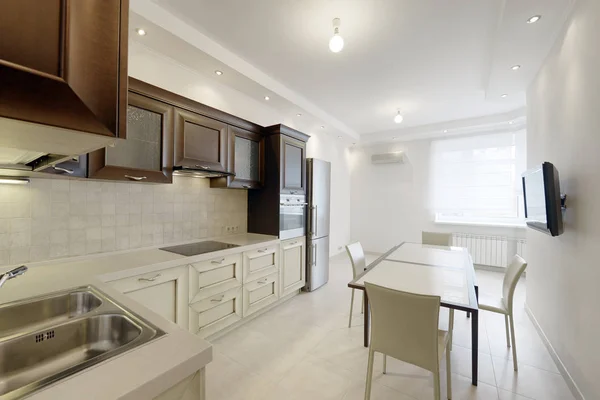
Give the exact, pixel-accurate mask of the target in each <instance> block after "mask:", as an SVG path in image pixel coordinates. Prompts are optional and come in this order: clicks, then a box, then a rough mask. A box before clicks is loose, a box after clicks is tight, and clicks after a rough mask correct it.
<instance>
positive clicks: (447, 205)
mask: <svg viewBox="0 0 600 400" xmlns="http://www.w3.org/2000/svg"><path fill="white" fill-rule="evenodd" d="M431 150H432V154H431V156H432V158H431V159H432V188H431V189H432V196H433V208H434V212H435V220H436V222H458V223H473V224H491V225H505V224H506V225H520V224H523V223H524V212H523V188H522V184H521V173H522V172H523V171H525V169H526V160H525V157H526V141H525V131H519V132H509V133H495V134H488V135H480V136H471V137H465V138H457V139H445V140H435V141H433V142H432V146H431Z"/></svg>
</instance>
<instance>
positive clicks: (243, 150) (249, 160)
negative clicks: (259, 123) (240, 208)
mask: <svg viewBox="0 0 600 400" xmlns="http://www.w3.org/2000/svg"><path fill="white" fill-rule="evenodd" d="M227 131H228V144H227V152H228V154H227V158H228V171H229V172H233V173H234V174H235V176H231V177H228V178H217V179H211V186H212V187H224V186H226V187H229V188H239V189H258V188H260V187H262V186H263V184H264V151H265V141H264V138H263V136H262V135H261V134H258V133H255V132H250V131H247V130H245V129H242V128H238V127H235V126H231V125H230V126H228V129H227Z"/></svg>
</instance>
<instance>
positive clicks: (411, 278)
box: [348, 242, 479, 386]
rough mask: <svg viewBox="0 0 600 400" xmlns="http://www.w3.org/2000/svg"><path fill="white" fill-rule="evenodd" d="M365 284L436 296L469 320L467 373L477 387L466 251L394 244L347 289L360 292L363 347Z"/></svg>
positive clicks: (475, 315)
mask: <svg viewBox="0 0 600 400" xmlns="http://www.w3.org/2000/svg"><path fill="white" fill-rule="evenodd" d="M365 282H369V283H373V284H376V285H379V286H383V287H386V288H389V289H393V290H400V291H404V292H410V293H417V294H424V295H430V296H439V297H440V305H441V306H442V307H446V308H448V309H454V310H461V311H465V312H466V313H467V317H470V318H471V363H472V368H471V374H472V384H473V385H475V386H476V385H477V369H478V368H477V366H478V357H477V355H478V349H479V337H478V336H479V307H478V295H479V293H478V286H477V281H476V277H475V269H474V267H473V260H472V259H471V256H470V255H469V252H468V251H467V249H466V248H463V247H452V246H433V245H427V244H421V243H409V242H402V243H400V244H398V245H395V246H394V247H392V248H391V249H389V250H388V251H387V252H385V253H384V254H383V255H381V256H380V257H379V258H377V259H376V260H375V261H373V262H372V263H370V264H369V265H368V266H367V268H365V270H364V272H362V273H360V274H359V275H357V276H356V278H355V279H354V280H352V281H351V282H350V283H349V284H348V286H349V287H351V288H353V289H358V290H362V291H363V292H364V296H363V299H364V321H365V322H364V346H365V347H368V346H369V335H370V310H369V296H368V295H367V292H366V289H365Z"/></svg>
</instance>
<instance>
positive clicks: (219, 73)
mask: <svg viewBox="0 0 600 400" xmlns="http://www.w3.org/2000/svg"><path fill="white" fill-rule="evenodd" d="M215 74H217V75H219V76H221V75H223V71H219V70H218V69H217V70H216V71H215Z"/></svg>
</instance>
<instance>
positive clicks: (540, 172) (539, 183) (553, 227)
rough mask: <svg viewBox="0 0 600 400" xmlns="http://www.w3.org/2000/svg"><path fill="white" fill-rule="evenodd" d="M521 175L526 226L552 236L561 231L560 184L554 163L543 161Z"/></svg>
mask: <svg viewBox="0 0 600 400" xmlns="http://www.w3.org/2000/svg"><path fill="white" fill-rule="evenodd" d="M522 177H523V194H524V200H525V201H524V203H525V222H526V223H527V226H529V227H530V228H533V229H535V230H538V231H541V232H544V233H547V234H549V235H552V236H558V235H560V234H561V233H563V221H562V212H561V204H560V185H559V182H558V171H557V170H556V168H555V167H554V165H552V164H551V163H549V162H545V163H543V164H542V165H540V166H538V167H536V168H532V169H530V170H528V171H527V172H525V173H524V174H523V175H522Z"/></svg>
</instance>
